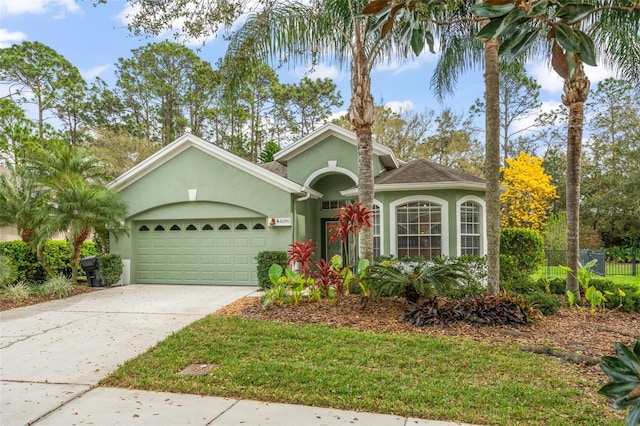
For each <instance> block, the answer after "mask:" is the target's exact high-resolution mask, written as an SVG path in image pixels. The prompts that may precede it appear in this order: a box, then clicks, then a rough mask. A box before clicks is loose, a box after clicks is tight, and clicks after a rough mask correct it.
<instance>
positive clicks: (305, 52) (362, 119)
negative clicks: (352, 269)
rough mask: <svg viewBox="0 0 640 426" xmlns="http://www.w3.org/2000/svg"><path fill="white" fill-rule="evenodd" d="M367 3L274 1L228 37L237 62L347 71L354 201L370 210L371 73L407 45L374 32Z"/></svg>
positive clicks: (368, 243) (369, 255)
mask: <svg viewBox="0 0 640 426" xmlns="http://www.w3.org/2000/svg"><path fill="white" fill-rule="evenodd" d="M366 4H367V0H325V1H313V2H311V4H309V5H306V4H302V3H297V2H276V4H275V5H273V6H271V7H268V8H266V9H264V10H263V11H261V12H259V13H257V14H254V15H252V16H251V17H249V19H248V20H247V21H246V22H245V24H244V25H243V26H242V28H240V30H239V31H238V32H237V33H236V34H234V35H233V37H232V38H231V42H230V45H229V50H228V52H227V55H228V56H229V57H232V58H238V57H242V56H246V55H251V54H255V55H258V56H259V57H260V58H262V59H265V60H266V59H275V60H287V59H288V57H289V56H291V57H292V58H293V64H294V65H295V64H296V63H298V62H299V61H300V62H303V63H304V61H308V62H307V63H308V64H311V63H315V61H316V60H317V59H318V58H324V59H330V60H332V61H335V62H337V63H338V64H339V65H340V66H347V67H349V68H350V71H351V104H350V106H349V114H348V117H349V123H350V124H351V126H352V127H353V129H354V131H355V133H356V138H357V141H358V148H357V149H358V197H359V200H360V202H361V203H362V204H363V205H364V206H365V208H366V209H368V210H371V209H372V208H373V197H374V181H373V142H372V137H371V125H372V123H373V120H374V116H373V111H374V105H373V104H374V103H373V96H372V95H371V71H372V69H373V67H374V66H375V65H376V64H379V63H381V62H382V61H385V60H391V59H392V57H393V56H394V55H396V56H398V57H403V56H406V52H407V50H408V49H409V47H410V44H409V43H406V42H404V41H403V39H402V38H401V37H399V36H398V35H397V34H393V33H391V34H389V36H388V37H385V38H380V36H379V32H377V31H374V30H375V29H376V20H375V19H374V18H371V17H367V16H365V15H363V14H362V10H363V8H364V7H365V6H366ZM238 80H241V79H238ZM360 257H361V258H365V259H368V260H369V261H372V260H373V234H372V231H371V229H365V230H363V232H362V233H361V235H360Z"/></svg>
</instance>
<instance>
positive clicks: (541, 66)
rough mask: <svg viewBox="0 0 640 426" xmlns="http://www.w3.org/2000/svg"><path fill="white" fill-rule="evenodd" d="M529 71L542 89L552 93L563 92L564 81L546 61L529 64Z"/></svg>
mask: <svg viewBox="0 0 640 426" xmlns="http://www.w3.org/2000/svg"><path fill="white" fill-rule="evenodd" d="M527 71H528V73H529V74H531V76H532V77H533V78H534V79H535V80H536V81H537V82H538V84H539V85H540V86H541V87H542V91H544V92H547V93H549V94H551V95H557V94H559V93H561V92H562V88H563V87H564V81H563V80H562V78H560V76H558V74H556V72H555V71H554V70H553V69H551V67H550V66H549V64H548V63H547V62H546V61H543V60H539V61H537V62H535V63H533V64H529V65H528V66H527Z"/></svg>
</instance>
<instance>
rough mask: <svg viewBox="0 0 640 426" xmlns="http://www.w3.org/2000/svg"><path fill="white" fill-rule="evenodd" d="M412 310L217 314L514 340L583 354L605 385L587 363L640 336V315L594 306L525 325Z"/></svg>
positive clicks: (245, 303)
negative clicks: (416, 322)
mask: <svg viewBox="0 0 640 426" xmlns="http://www.w3.org/2000/svg"><path fill="white" fill-rule="evenodd" d="M406 308H407V304H406V302H405V301H404V300H403V299H399V298H381V299H379V300H372V301H370V302H369V304H368V306H367V307H366V308H365V309H362V308H361V307H360V298H359V297H358V296H355V295H351V296H347V297H346V298H345V299H344V301H343V302H342V303H341V304H339V305H336V304H330V303H329V302H326V301H325V302H321V303H315V302H301V303H300V304H298V305H294V306H277V305H271V306H268V307H267V308H262V301H261V299H260V298H256V297H245V298H243V299H240V300H238V301H237V302H235V303H233V304H231V305H228V306H226V307H224V308H222V309H220V310H218V311H217V312H215V313H214V314H215V315H226V316H238V317H243V318H252V319H261V320H266V321H278V322H283V323H306V324H324V325H328V326H331V327H349V328H353V329H357V330H361V331H374V332H386V333H416V334H427V335H432V336H464V337H467V338H471V339H474V340H478V341H483V342H487V343H491V344H501V343H509V342H513V343H515V344H517V345H518V347H520V348H521V349H523V350H531V349H534V350H537V349H540V348H546V349H549V350H552V352H556V353H557V352H560V353H562V354H566V355H568V357H567V358H566V359H571V358H578V364H580V365H581V368H580V371H581V372H582V373H583V375H584V376H585V378H587V379H589V380H594V379H595V380H598V381H599V382H602V383H604V382H606V381H607V377H606V376H605V375H604V374H603V373H602V372H601V370H600V368H599V367H598V366H597V365H594V362H591V363H589V362H583V361H595V362H597V360H599V359H600V357H602V356H603V355H615V353H614V347H613V345H614V343H615V342H617V341H621V342H623V343H625V344H626V345H627V346H633V344H635V341H636V340H637V339H638V338H640V313H634V314H627V313H624V312H619V311H616V310H599V311H597V312H596V313H595V314H594V315H591V314H590V312H589V310H588V309H582V310H577V309H570V308H561V309H560V310H559V311H558V312H557V313H556V314H555V315H552V316H548V317H544V319H543V321H542V322H539V323H536V324H529V325H526V326H523V327H509V326H482V327H477V326H472V325H469V324H451V325H447V326H446V327H444V328H440V327H414V326H412V325H410V324H409V323H407V322H406V321H403V320H402V315H403V314H404V312H405V310H406ZM566 359H565V360H566ZM574 362H575V359H574ZM589 364H591V365H589Z"/></svg>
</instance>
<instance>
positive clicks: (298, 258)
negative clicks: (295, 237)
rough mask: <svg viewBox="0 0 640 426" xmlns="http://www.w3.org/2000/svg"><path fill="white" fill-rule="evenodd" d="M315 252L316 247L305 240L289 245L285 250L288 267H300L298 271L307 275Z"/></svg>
mask: <svg viewBox="0 0 640 426" xmlns="http://www.w3.org/2000/svg"><path fill="white" fill-rule="evenodd" d="M315 251H316V246H315V244H314V243H313V241H312V240H307V241H305V242H304V243H301V242H299V241H296V242H294V243H291V244H289V250H287V256H288V258H289V265H300V271H301V272H302V273H303V274H305V275H308V274H309V273H310V272H311V265H313V255H314V253H315Z"/></svg>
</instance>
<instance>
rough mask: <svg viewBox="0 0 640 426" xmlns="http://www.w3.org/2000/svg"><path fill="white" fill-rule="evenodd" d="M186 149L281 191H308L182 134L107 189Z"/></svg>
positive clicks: (127, 182) (128, 181) (130, 181)
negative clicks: (201, 153) (212, 158)
mask: <svg viewBox="0 0 640 426" xmlns="http://www.w3.org/2000/svg"><path fill="white" fill-rule="evenodd" d="M189 148H196V149H198V150H200V151H202V152H203V153H205V154H207V155H210V156H212V157H214V158H217V159H219V160H221V161H224V162H225V163H227V164H229V165H231V166H233V167H236V168H238V169H240V170H242V171H244V172H246V173H248V174H250V175H252V176H255V177H257V178H259V179H262V180H264V181H265V182H268V183H270V184H272V185H274V186H276V187H278V188H280V189H282V190H284V191H287V192H290V193H300V194H302V193H306V192H309V190H308V189H306V188H302V186H301V185H299V184H297V183H295V182H292V181H290V180H289V179H286V178H284V177H282V176H278V175H277V174H275V173H273V172H271V171H269V170H266V169H264V168H262V167H260V166H258V165H256V164H253V163H251V162H250V161H247V160H245V159H244V158H241V157H239V156H237V155H235V154H232V153H230V152H227V151H225V150H224V149H222V148H220V147H219V146H216V145H214V144H212V143H209V142H207V141H205V140H203V139H201V138H199V137H197V136H194V135H191V134H185V135H183V136H181V137H179V138H178V139H176V140H175V141H173V142H172V143H170V144H169V145H167V146H165V147H164V148H162V149H161V150H160V151H158V152H156V153H155V154H153V155H151V156H150V157H149V158H147V159H145V160H144V161H142V162H141V163H139V164H137V165H136V166H134V167H133V168H131V169H130V170H128V171H127V172H125V173H123V174H122V175H120V176H119V177H118V178H116V179H115V180H114V181H113V182H111V183H109V185H108V187H109V188H112V189H115V190H116V191H121V190H122V189H124V188H126V187H127V186H129V185H131V184H133V183H134V182H136V181H137V180H139V179H140V178H142V177H144V176H145V175H147V174H148V173H150V172H152V171H153V170H155V169H157V168H159V167H161V166H162V165H163V164H165V163H166V162H168V161H170V160H171V159H172V158H174V157H176V156H177V155H179V154H180V153H182V152H184V151H186V150H187V149H189ZM303 189H304V190H303ZM312 192H313V191H312ZM312 195H319V194H312Z"/></svg>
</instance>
